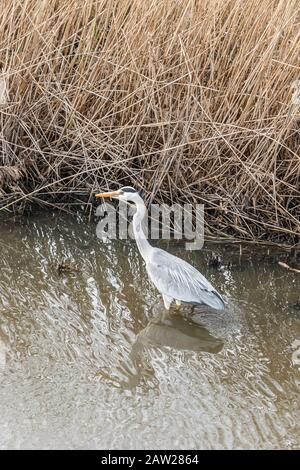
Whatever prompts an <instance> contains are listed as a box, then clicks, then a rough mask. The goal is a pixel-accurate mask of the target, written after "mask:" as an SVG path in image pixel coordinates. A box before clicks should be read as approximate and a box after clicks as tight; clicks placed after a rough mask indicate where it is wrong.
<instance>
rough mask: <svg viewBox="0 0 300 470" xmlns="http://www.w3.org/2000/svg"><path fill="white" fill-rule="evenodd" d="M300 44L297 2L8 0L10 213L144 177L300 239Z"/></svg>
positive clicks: (219, 221)
mask: <svg viewBox="0 0 300 470" xmlns="http://www.w3.org/2000/svg"><path fill="white" fill-rule="evenodd" d="M299 43H300V4H299V2H298V0H289V1H288V2H287V1H286V0H201V1H200V0H143V1H141V0H118V1H117V0H99V1H96V0H87V1H85V2H83V1H82V0H59V1H58V0H1V3H0V68H1V72H0V137H1V144H2V149H1V150H2V156H1V161H0V191H1V193H0V203H1V207H2V209H3V208H6V209H7V210H12V209H15V208H16V207H18V208H20V207H23V205H24V203H28V202H30V203H39V204H54V205H55V206H56V207H57V206H59V205H60V206H63V207H65V206H66V205H67V204H68V203H69V204H73V205H74V204H77V203H79V202H80V201H82V200H84V201H85V202H86V203H87V204H89V203H91V202H92V197H91V195H92V194H93V192H94V191H96V190H99V189H106V188H115V187H116V186H119V185H123V184H132V185H135V186H137V187H139V188H143V189H144V190H145V191H146V193H147V194H148V196H149V200H154V199H155V200H156V201H157V202H158V201H162V200H163V201H164V202H170V201H178V202H204V203H205V205H206V221H207V231H208V233H213V234H215V235H218V236H220V235H224V234H228V235H234V236H235V237H239V238H243V239H252V240H262V239H273V238H274V237H276V238H281V239H282V238H285V239H288V240H290V241H295V239H296V240H297V236H298V234H299V212H300V211H299V207H300V206H299V195H300V192H299V186H300V185H299V181H300V178H299V176H300V157H299V145H300V134H299V120H300V82H299V84H298V82H297V80H298V79H299V78H300V52H299ZM298 90H299V97H298ZM1 103H2V104H1ZM70 195H72V199H70V197H69V196H70ZM88 207H89V206H88Z"/></svg>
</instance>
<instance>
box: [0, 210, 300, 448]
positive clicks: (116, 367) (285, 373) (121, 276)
mask: <svg viewBox="0 0 300 470" xmlns="http://www.w3.org/2000/svg"><path fill="white" fill-rule="evenodd" d="M160 246H161V247H163V248H165V249H167V250H168V251H170V252H172V253H173V254H177V255H179V256H181V257H182V258H184V259H186V260H188V261H189V262H191V263H192V264H194V266H196V267H197V268H198V269H200V270H201V271H202V273H203V274H204V275H206V276H207V277H208V278H209V279H210V280H211V282H212V283H213V284H214V285H215V286H216V288H218V290H219V291H220V292H221V293H222V294H223V295H224V298H225V300H226V302H227V306H226V310H225V311H224V312H221V313H218V312H214V311H212V310H209V309H207V308H195V309H194V310H193V311H192V309H191V307H189V306H184V307H183V308H182V310H181V312H177V311H176V309H175V308H174V309H172V311H171V313H168V314H166V313H165V311H164V308H163V303H162V300H161V298H160V296H159V294H158V293H157V291H156V290H155V288H154V287H153V286H152V285H151V283H150V281H149V279H148V277H147V275H146V273H145V268H144V265H143V261H142V259H141V258H140V256H139V253H138V250H137V247H136V245H135V243H134V242H133V241H126V242H124V241H108V242H106V243H104V242H102V241H100V240H98V239H97V237H96V232H95V224H94V223H86V222H84V221H80V220H78V219H76V218H74V217H70V216H63V215H61V214H58V213H56V214H50V213H49V214H44V215H38V216H32V217H30V218H23V217H18V218H16V219H15V220H10V221H4V220H2V221H1V231H0V250H1V261H2V269H1V274H0V293H1V296H0V448H13V449H16V448H22V449H23V448H29V449H36V448H57V449H60V448H76V449H81V448H98V449H131V448H132V449H139V448H141V449H151V448H156V449H171V448H173V449H184V448H189V449H203V448H204V449H214V448H225V449H231V448H242V449H247V448H297V447H299V440H300V439H299V428H298V424H299V383H300V324H299V315H300V312H299V280H300V277H299V276H297V275H296V274H293V273H289V272H287V271H285V270H284V269H282V268H281V267H279V266H278V263H277V259H276V257H272V256H270V255H268V254H267V248H263V249H260V250H257V249H255V248H253V250H252V251H251V250H250V251H249V249H248V250H247V253H245V254H242V256H240V254H239V247H235V246H233V247H229V246H228V245H224V244H222V245H216V244H206V245H205V249H204V250H202V251H201V252H187V251H185V250H184V245H183V243H182V242H176V243H175V242H170V243H169V244H167V243H166V242H164V243H162V242H160ZM218 257H219V258H220V259H221V262H220V263H215V262H211V261H212V260H215V259H216V258H218Z"/></svg>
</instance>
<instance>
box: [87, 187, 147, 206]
mask: <svg viewBox="0 0 300 470" xmlns="http://www.w3.org/2000/svg"><path fill="white" fill-rule="evenodd" d="M95 197H110V198H113V199H120V200H121V201H125V202H127V201H130V202H135V203H137V202H138V201H140V200H141V196H140V195H139V193H138V191H137V190H136V189H134V188H132V187H131V186H124V187H123V188H120V189H118V190H117V191H109V192H107V193H99V194H96V196H95Z"/></svg>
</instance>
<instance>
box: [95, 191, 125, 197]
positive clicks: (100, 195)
mask: <svg viewBox="0 0 300 470" xmlns="http://www.w3.org/2000/svg"><path fill="white" fill-rule="evenodd" d="M120 194H121V191H111V192H108V193H99V194H95V197H117V196H120Z"/></svg>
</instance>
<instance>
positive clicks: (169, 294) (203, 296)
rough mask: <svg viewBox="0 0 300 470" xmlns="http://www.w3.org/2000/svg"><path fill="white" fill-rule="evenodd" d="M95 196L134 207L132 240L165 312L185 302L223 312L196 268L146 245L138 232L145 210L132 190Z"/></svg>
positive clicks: (210, 287) (222, 305)
mask: <svg viewBox="0 0 300 470" xmlns="http://www.w3.org/2000/svg"><path fill="white" fill-rule="evenodd" d="M98 196H102V197H116V198H118V199H122V200H125V201H131V202H134V203H135V205H136V209H137V210H136V213H135V214H134V217H133V231H134V236H135V240H136V243H137V246H138V248H139V251H140V253H141V255H142V257H143V258H144V261H145V263H146V270H147V273H148V275H149V278H150V279H151V281H152V282H153V284H154V285H155V287H156V288H157V290H158V291H159V292H160V293H161V294H162V296H163V300H164V304H165V307H166V309H167V310H168V309H169V308H170V305H171V303H172V301H173V300H175V301H176V304H177V305H180V303H181V302H187V303H192V304H206V305H209V306H210V307H212V308H215V309H217V310H222V309H224V301H223V299H222V297H221V295H220V294H219V293H218V292H217V291H216V290H215V289H214V288H213V286H212V285H211V284H210V282H209V281H208V280H207V279H206V278H205V277H204V276H203V275H202V274H201V273H200V272H199V271H198V270H197V269H196V268H194V267H193V266H192V265H190V264H189V263H187V262H186V261H184V260H182V259H181V258H178V257H177V256H174V255H171V254H170V253H167V252H166V251H164V250H161V249H159V248H154V247H153V246H151V245H150V243H149V242H148V240H147V238H146V236H145V233H144V231H143V228H142V222H143V219H144V217H145V215H146V212H147V210H146V206H145V204H144V202H143V200H142V198H141V197H140V196H139V194H138V193H137V192H136V191H135V190H134V189H133V188H130V187H125V188H121V189H120V190H119V191H114V192H112V193H102V194H100V195H98Z"/></svg>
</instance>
